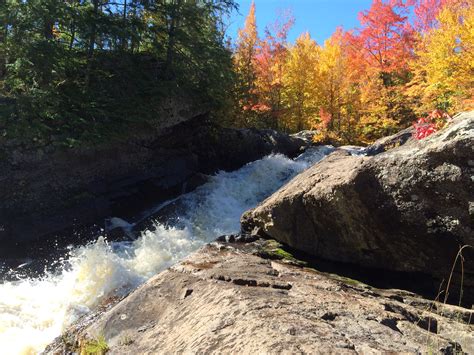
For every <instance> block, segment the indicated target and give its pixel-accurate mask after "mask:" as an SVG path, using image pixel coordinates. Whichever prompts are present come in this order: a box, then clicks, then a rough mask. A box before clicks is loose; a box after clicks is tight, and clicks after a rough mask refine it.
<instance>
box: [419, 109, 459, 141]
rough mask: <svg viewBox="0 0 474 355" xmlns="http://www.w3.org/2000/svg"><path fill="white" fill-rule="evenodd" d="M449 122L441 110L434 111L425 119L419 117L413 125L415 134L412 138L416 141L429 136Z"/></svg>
mask: <svg viewBox="0 0 474 355" xmlns="http://www.w3.org/2000/svg"><path fill="white" fill-rule="evenodd" d="M450 120H451V116H449V115H448V114H447V113H446V112H444V111H441V110H434V111H433V112H431V113H430V114H429V115H428V116H426V117H420V118H419V119H418V121H417V122H415V123H414V124H413V127H415V132H414V133H413V137H415V138H416V139H423V138H426V137H428V136H429V135H431V134H433V133H435V132H437V131H438V130H440V129H441V128H443V127H445V126H446V124H447V123H448V122H449V121H450Z"/></svg>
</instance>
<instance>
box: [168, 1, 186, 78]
mask: <svg viewBox="0 0 474 355" xmlns="http://www.w3.org/2000/svg"><path fill="white" fill-rule="evenodd" d="M181 3H182V0H175V1H173V2H172V5H171V6H172V7H171V12H170V14H169V15H170V20H169V26H168V44H167V47H166V62H165V75H166V77H167V79H173V78H174V70H173V64H174V63H173V62H174V51H175V45H176V29H177V28H178V26H179V20H180V19H179V17H180V16H179V15H180V10H181Z"/></svg>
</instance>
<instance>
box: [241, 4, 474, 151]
mask: <svg viewBox="0 0 474 355" xmlns="http://www.w3.org/2000/svg"><path fill="white" fill-rule="evenodd" d="M410 14H411V16H410ZM359 21H360V27H359V28H357V29H352V30H348V31H345V30H343V29H342V28H338V29H337V30H336V31H335V33H334V34H333V35H332V36H331V38H329V39H328V40H326V41H325V42H324V44H323V45H318V44H317V43H316V42H315V41H314V40H313V39H312V38H311V36H310V35H309V33H303V34H301V35H300V36H299V37H298V39H297V40H296V41H295V43H288V41H287V35H288V31H289V29H290V28H291V26H292V24H293V22H294V19H293V18H292V17H291V15H290V16H286V17H285V16H280V21H278V22H276V23H275V24H273V25H272V26H268V27H267V28H266V29H265V34H264V36H263V38H260V37H259V35H258V31H257V25H256V7H255V4H254V3H253V4H252V6H251V8H250V12H249V14H248V16H247V18H246V22H245V25H244V27H243V28H242V29H241V30H240V31H239V34H238V38H237V41H236V44H235V50H234V66H235V71H236V73H237V74H238V84H237V86H236V91H237V97H238V103H237V105H236V114H235V118H236V124H237V125H241V126H257V127H271V128H275V129H280V130H285V131H289V132H294V131H299V130H301V129H317V130H318V131H319V135H318V137H317V139H319V140H320V141H330V142H336V143H358V144H360V143H369V142H371V141H373V140H375V139H376V138H379V137H381V136H384V135H387V134H391V133H394V132H396V131H397V130H399V129H400V128H402V127H406V126H408V125H410V124H411V123H412V122H413V121H415V119H416V117H418V116H419V115H422V114H424V113H425V112H429V111H431V110H434V109H440V110H443V111H448V112H450V113H454V112H457V111H461V110H469V109H473V108H474V100H473V94H474V51H473V46H474V1H473V0H374V1H373V3H372V6H371V8H370V9H368V10H367V11H364V12H362V13H360V14H359Z"/></svg>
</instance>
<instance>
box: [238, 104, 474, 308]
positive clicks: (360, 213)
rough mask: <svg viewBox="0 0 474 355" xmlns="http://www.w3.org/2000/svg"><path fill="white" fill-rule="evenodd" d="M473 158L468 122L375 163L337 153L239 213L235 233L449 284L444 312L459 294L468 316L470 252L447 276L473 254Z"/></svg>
mask: <svg viewBox="0 0 474 355" xmlns="http://www.w3.org/2000/svg"><path fill="white" fill-rule="evenodd" d="M473 153H474V112H471V113H464V114H462V115H459V116H458V117H456V118H455V119H454V121H453V122H452V123H451V125H450V126H449V127H448V128H446V129H444V130H442V131H440V132H438V133H436V134H434V135H432V136H430V137H428V138H426V139H424V140H421V141H416V142H412V143H410V144H405V145H402V146H399V147H397V148H393V149H391V150H388V151H387V152H385V153H381V154H378V155H376V156H374V157H367V156H351V155H349V154H348V153H346V152H343V151H338V152H335V153H333V154H331V155H329V156H328V157H327V158H326V159H324V160H322V161H321V162H320V163H318V164H316V165H314V166H313V167H311V168H310V169H308V170H306V171H305V172H303V173H302V174H300V175H298V176H296V177H295V178H294V179H293V180H292V181H290V182H289V183H288V184H287V185H285V186H284V187H282V188H281V189H280V190H279V191H277V192H276V193H274V194H273V195H272V196H271V197H270V198H268V199H267V200H265V201H264V202H263V203H262V204H261V205H260V206H258V207H257V208H255V209H253V210H251V211H248V212H246V213H245V214H244V215H243V217H242V219H241V222H242V229H243V231H244V232H248V233H250V232H252V231H257V235H260V236H261V237H270V238H273V239H276V240H278V241H280V242H283V243H285V244H287V245H289V246H291V247H293V248H295V249H298V250H300V251H303V252H306V253H309V254H312V255H314V256H317V257H321V258H324V259H327V260H334V261H342V262H349V263H353V264H356V265H361V266H367V267H376V268H381V269H385V270H392V271H404V272H422V273H424V274H426V275H430V276H432V277H434V278H435V280H434V282H433V285H432V288H433V289H435V290H437V289H439V285H440V283H441V282H442V280H448V279H450V280H451V282H450V285H449V286H450V288H449V290H448V292H449V296H450V297H451V300H452V302H459V297H460V293H459V290H460V287H461V285H462V286H463V294H462V301H463V302H464V303H465V304H467V305H468V306H470V304H472V303H474V248H465V249H464V250H463V258H462V260H463V269H461V267H460V265H459V263H458V266H457V268H455V270H454V273H453V274H452V275H451V268H452V265H453V263H454V261H455V259H456V255H457V253H458V251H459V248H460V247H461V246H463V245H470V246H474V220H473V219H472V213H471V212H470V209H471V208H470V205H471V204H472V201H474V181H473V180H472V176H473V172H472V169H471V167H470V166H469V164H468V161H469V159H472V155H473ZM458 261H459V260H458ZM450 275H451V277H450ZM387 277H390V273H387ZM446 286H447V285H446V282H445V283H444V284H443V287H444V288H445V287H446ZM444 288H443V289H444ZM443 297H444V296H443Z"/></svg>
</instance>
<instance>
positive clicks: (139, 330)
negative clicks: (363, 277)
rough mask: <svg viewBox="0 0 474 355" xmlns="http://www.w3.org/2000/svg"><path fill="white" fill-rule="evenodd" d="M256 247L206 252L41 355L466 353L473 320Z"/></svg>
mask: <svg viewBox="0 0 474 355" xmlns="http://www.w3.org/2000/svg"><path fill="white" fill-rule="evenodd" d="M259 242H260V241H257V242H254V243H251V244H245V245H237V244H225V243H224V244H222V243H215V244H212V245H207V246H205V247H204V248H202V249H201V250H199V251H198V252H196V253H194V254H192V255H191V256H189V257H188V258H187V259H186V260H184V261H183V262H181V263H179V264H178V265H175V266H173V267H171V268H170V269H168V270H166V271H164V272H162V273H160V274H159V275H157V276H155V277H153V278H152V279H150V280H149V281H148V282H147V283H146V284H144V285H143V286H142V287H140V288H138V289H137V290H135V291H134V292H133V293H132V294H130V295H129V296H128V297H126V298H125V299H123V300H122V301H120V302H119V303H118V304H116V305H115V306H113V307H109V309H108V310H106V311H105V312H98V313H97V314H94V315H91V316H89V317H87V318H85V319H82V320H81V321H80V322H78V323H76V324H75V325H73V326H72V327H71V328H70V329H68V330H67V331H66V332H65V333H64V334H63V335H62V336H61V337H60V338H58V339H57V341H56V342H55V343H53V344H51V345H50V346H49V347H48V348H47V349H46V351H45V354H65V353H71V352H75V353H83V352H87V349H88V348H91V347H93V348H94V349H97V348H98V346H99V345H100V346H101V347H102V349H105V348H107V349H108V352H107V353H108V354H157V353H162V354H167V353H173V354H174V353H179V354H181V353H205V354H210V353H217V354H221V353H222V354H235V353H239V354H252V353H253V354H261V353H272V354H273V353H274V354H279V353H302V354H304V353H307V354H361V353H362V354H373V353H385V352H387V353H435V352H436V353H437V352H441V353H443V354H453V353H463V351H464V352H466V353H472V352H474V325H473V324H472V319H471V317H473V315H474V314H473V313H474V311H469V310H466V309H462V308H460V307H456V306H449V305H444V304H440V303H436V305H435V304H434V303H432V302H430V301H426V300H423V299H421V298H420V297H418V296H416V295H415V294H413V293H410V292H406V291H400V290H381V289H377V288H373V287H370V286H368V285H365V284H362V283H359V282H357V281H355V280H350V279H346V278H342V277H338V276H335V275H333V274H326V273H323V272H320V271H317V270H315V269H309V268H302V267H297V266H295V265H292V264H288V262H285V261H286V260H270V259H264V258H262V257H260V256H257V255H256V254H259V253H260V252H261V249H262V248H265V246H264V245H261V244H260V245H259Z"/></svg>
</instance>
